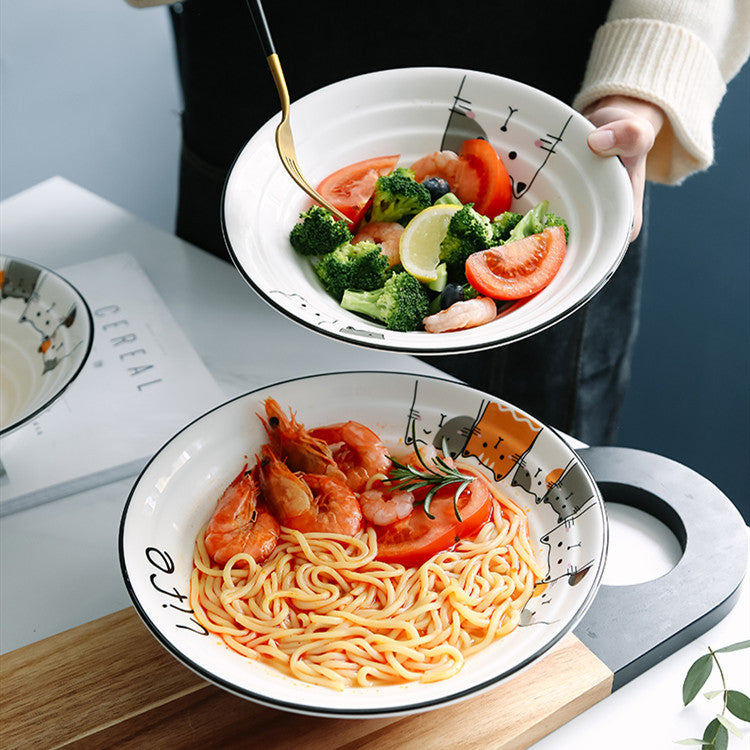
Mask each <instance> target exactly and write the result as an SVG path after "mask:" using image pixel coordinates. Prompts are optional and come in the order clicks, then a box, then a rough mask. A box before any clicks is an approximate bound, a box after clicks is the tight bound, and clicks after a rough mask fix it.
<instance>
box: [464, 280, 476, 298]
mask: <svg viewBox="0 0 750 750" xmlns="http://www.w3.org/2000/svg"><path fill="white" fill-rule="evenodd" d="M462 288H463V290H464V299H476V298H477V297H478V296H479V292H478V291H477V290H476V289H474V287H473V286H472V285H471V284H469V283H468V282H467V283H466V284H464V285H463V287H462Z"/></svg>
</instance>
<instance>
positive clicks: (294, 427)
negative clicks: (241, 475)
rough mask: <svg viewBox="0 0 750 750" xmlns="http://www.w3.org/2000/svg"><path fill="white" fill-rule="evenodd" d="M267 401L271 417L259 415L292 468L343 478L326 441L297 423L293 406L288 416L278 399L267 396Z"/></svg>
mask: <svg viewBox="0 0 750 750" xmlns="http://www.w3.org/2000/svg"><path fill="white" fill-rule="evenodd" d="M264 403H265V408H266V417H267V419H263V417H262V416H261V415H260V414H259V415H258V416H259V417H260V418H261V421H262V422H263V424H264V426H265V428H266V432H267V433H268V437H269V438H270V440H271V446H272V447H273V449H274V452H275V453H276V455H277V456H278V457H279V458H281V459H283V460H284V461H286V463H287V466H288V467H289V468H290V469H291V470H292V471H304V472H309V473H311V474H331V475H334V476H338V477H343V474H342V473H341V471H340V470H339V468H338V466H337V465H336V461H335V460H334V458H333V453H332V452H331V448H330V446H329V445H328V443H327V442H326V441H325V440H322V439H320V438H316V437H313V436H312V435H311V434H310V433H309V432H308V431H307V430H306V429H305V426H304V425H303V424H301V423H299V422H297V420H296V419H295V413H294V412H293V411H291V409H290V411H289V417H287V416H286V415H285V414H284V412H282V411H281V407H280V406H279V405H278V403H277V402H276V401H275V400H274V399H272V398H267V399H266V400H265V402H264Z"/></svg>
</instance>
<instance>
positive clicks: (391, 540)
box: [377, 479, 492, 567]
mask: <svg viewBox="0 0 750 750" xmlns="http://www.w3.org/2000/svg"><path fill="white" fill-rule="evenodd" d="M455 491H456V487H455V486H453V487H450V486H448V487H445V488H443V489H441V490H440V491H438V492H437V493H436V494H435V497H434V498H433V499H432V502H431V503H430V513H431V514H432V515H433V516H435V518H430V517H429V516H428V515H427V514H426V513H425V512H424V508H423V506H421V505H417V506H415V508H414V510H413V511H412V512H411V514H410V515H409V516H407V517H406V518H404V519H402V520H401V521H397V522H396V523H392V524H391V525H390V526H384V527H382V528H379V529H378V555H377V558H378V560H382V561H383V562H396V563H401V564H402V565H406V566H408V567H418V566H419V565H421V564H422V563H423V562H425V560H428V559H429V558H430V557H432V556H433V555H436V554H437V553H438V552H442V551H443V550H446V549H450V548H451V547H453V545H454V544H456V542H458V541H459V540H460V539H462V538H471V537H473V536H474V535H475V534H476V533H477V531H478V530H479V528H480V526H482V524H484V523H486V522H487V521H488V520H489V519H490V514H491V512H492V496H491V494H490V491H489V489H488V487H487V485H486V483H485V482H484V481H483V480H481V479H475V480H474V481H473V482H472V483H471V484H470V485H469V486H468V487H467V488H466V489H465V490H464V491H463V492H462V493H461V496H460V497H459V498H458V512H459V514H460V516H461V521H459V520H458V518H456V514H455V511H454V508H453V496H454V493H455Z"/></svg>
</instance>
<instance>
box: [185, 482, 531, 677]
mask: <svg viewBox="0 0 750 750" xmlns="http://www.w3.org/2000/svg"><path fill="white" fill-rule="evenodd" d="M463 470H465V471H467V472H471V473H472V474H474V475H476V476H477V477H479V481H486V482H487V484H488V486H489V488H490V492H491V493H492V503H493V512H492V516H491V519H490V521H488V522H487V523H486V524H484V525H483V526H482V528H481V529H480V530H479V532H478V534H477V535H476V536H475V537H474V538H473V539H471V540H461V541H460V542H458V543H457V544H456V545H455V547H454V548H452V549H450V550H446V551H444V552H440V553H439V554H437V555H435V556H433V557H432V558H430V559H429V560H427V561H426V562H425V563H424V564H422V565H421V566H419V567H405V566H404V565H400V564H394V563H386V562H383V561H380V560H378V559H377V551H378V538H377V534H376V532H375V530H374V529H373V527H371V526H368V527H365V529H364V530H363V531H361V532H360V533H359V534H357V535H356V536H346V535H342V534H330V533H326V534H323V533H307V534H302V533H300V532H299V531H295V530H293V529H290V528H287V527H282V528H281V535H280V537H279V540H278V544H277V546H276V548H275V550H274V551H273V553H272V554H271V555H270V556H269V557H268V558H267V559H266V560H265V561H264V562H262V563H260V564H259V563H256V562H255V560H254V559H253V557H251V556H250V555H248V554H245V553H239V554H236V555H234V556H233V557H232V558H231V559H230V560H229V561H228V562H227V563H226V564H225V565H223V566H221V565H216V564H215V563H214V562H213V561H212V560H211V557H210V555H209V554H208V553H207V551H206V547H205V543H204V532H205V528H204V529H202V530H201V531H200V533H199V534H198V537H197V539H196V545H195V552H194V571H193V575H192V580H191V593H190V603H191V607H192V609H193V611H194V614H195V617H196V619H197V620H198V621H199V622H200V623H201V624H202V625H203V626H204V627H205V628H206V629H207V630H208V631H210V632H211V633H214V634H216V635H218V636H220V637H221V639H222V640H223V641H224V643H226V645H227V646H228V647H229V648H231V649H232V650H234V651H236V652H237V653H239V654H242V655H243V656H245V657H247V658H249V659H263V660H264V663H268V664H272V665H274V666H275V667H276V668H278V669H279V670H281V671H282V672H284V673H286V674H288V675H291V676H293V677H295V678H297V679H299V680H303V681H305V682H308V683H314V684H318V685H324V686H327V687H329V688H333V689H336V690H342V689H344V688H345V687H350V686H360V687H366V686H369V685H384V684H394V683H403V682H412V681H421V682H436V681H439V680H444V679H447V678H449V677H451V676H452V675H455V674H456V673H458V672H459V670H460V669H461V667H462V665H463V664H464V660H465V659H466V658H467V657H469V656H470V655H472V654H475V653H477V652H478V651H481V650H482V649H484V648H486V647H487V646H488V645H490V644H491V643H492V642H494V641H495V640H496V639H498V638H500V637H502V636H504V635H507V634H508V633H510V632H511V631H512V630H514V629H515V627H516V626H517V625H518V623H519V619H520V614H521V611H522V610H523V608H524V606H525V605H526V602H527V601H528V600H529V598H530V597H531V595H532V592H533V588H534V585H535V583H536V581H537V580H538V579H539V578H540V577H541V575H542V574H541V570H540V569H539V566H538V565H537V563H536V561H535V560H534V554H533V550H532V547H531V544H530V541H529V533H528V524H527V519H526V516H525V514H524V513H523V511H522V510H521V509H520V508H518V507H517V506H516V505H514V504H513V503H512V502H511V501H509V500H508V499H507V498H505V497H504V496H503V495H502V494H501V493H500V492H499V490H498V489H497V487H495V486H494V485H493V483H492V482H489V481H488V480H487V479H486V478H485V477H484V475H482V474H480V473H479V472H478V471H477V470H475V469H473V468H471V467H463Z"/></svg>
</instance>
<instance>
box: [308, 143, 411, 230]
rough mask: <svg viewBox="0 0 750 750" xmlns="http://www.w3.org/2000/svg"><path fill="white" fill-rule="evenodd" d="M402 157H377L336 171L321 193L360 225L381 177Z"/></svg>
mask: <svg viewBox="0 0 750 750" xmlns="http://www.w3.org/2000/svg"><path fill="white" fill-rule="evenodd" d="M399 158H400V155H399V154H395V155H392V156H377V157H375V158H373V159H365V160H364V161H358V162H356V163H355V164H349V165H348V166H346V167H342V168H341V169H338V170H336V171H335V172H333V173H331V174H329V175H328V177H326V178H325V179H324V180H323V181H322V182H321V183H320V184H319V185H318V187H317V190H318V192H319V193H320V194H321V195H322V196H323V197H324V198H325V199H326V200H328V201H329V202H330V203H331V204H332V205H333V206H335V207H336V208H337V209H338V210H339V211H341V213H342V214H344V216H346V217H347V218H348V219H349V220H350V222H351V223H352V224H354V225H356V224H357V223H358V222H359V220H360V219H361V218H362V217H363V216H364V214H365V211H366V210H367V206H368V205H369V203H370V199H371V198H372V194H373V192H374V191H375V183H376V182H377V180H378V177H381V176H382V175H386V174H388V173H390V172H392V171H393V170H394V169H395V168H396V165H397V164H398V160H399Z"/></svg>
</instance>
